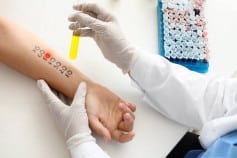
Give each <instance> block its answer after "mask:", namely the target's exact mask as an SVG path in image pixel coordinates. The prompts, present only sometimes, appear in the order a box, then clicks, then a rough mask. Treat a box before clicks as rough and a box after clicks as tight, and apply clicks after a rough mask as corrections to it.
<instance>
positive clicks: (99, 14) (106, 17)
mask: <svg viewBox="0 0 237 158" xmlns="http://www.w3.org/2000/svg"><path fill="white" fill-rule="evenodd" d="M73 8H74V9H75V10H78V11H82V12H84V13H92V14H94V17H96V18H98V19H99V20H102V21H105V22H108V21H111V20H115V17H114V16H113V15H111V13H109V12H108V11H107V10H106V9H104V8H102V7H101V6H99V5H97V4H95V3H82V4H75V5H73Z"/></svg>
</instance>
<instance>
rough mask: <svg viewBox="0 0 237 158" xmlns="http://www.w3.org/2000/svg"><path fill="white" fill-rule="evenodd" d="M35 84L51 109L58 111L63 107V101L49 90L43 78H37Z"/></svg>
mask: <svg viewBox="0 0 237 158" xmlns="http://www.w3.org/2000/svg"><path fill="white" fill-rule="evenodd" d="M37 86H38V88H39V89H40V91H41V93H42V94H43V96H44V97H45V98H46V100H47V103H48V107H49V109H50V110H51V111H53V112H59V111H61V109H62V108H65V106H64V103H63V102H62V101H61V100H60V99H59V98H58V97H57V96H56V95H55V94H54V93H53V92H52V91H51V89H50V88H49V86H48V84H47V83H46V82H45V81H44V80H38V81H37Z"/></svg>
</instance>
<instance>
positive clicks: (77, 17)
mask: <svg viewBox="0 0 237 158" xmlns="http://www.w3.org/2000/svg"><path fill="white" fill-rule="evenodd" d="M68 20H69V21H71V22H78V21H79V22H80V25H83V26H86V27H89V28H91V29H93V30H95V31H100V30H101V29H102V30H103V29H104V22H103V21H100V20H98V19H96V18H94V17H91V16H89V15H87V14H85V13H82V12H78V13H74V14H72V15H70V16H69V17H68Z"/></svg>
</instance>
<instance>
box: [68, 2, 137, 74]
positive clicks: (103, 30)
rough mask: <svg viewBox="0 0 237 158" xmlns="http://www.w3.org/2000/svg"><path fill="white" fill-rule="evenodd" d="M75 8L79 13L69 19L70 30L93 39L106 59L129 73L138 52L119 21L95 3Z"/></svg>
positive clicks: (79, 5)
mask: <svg viewBox="0 0 237 158" xmlns="http://www.w3.org/2000/svg"><path fill="white" fill-rule="evenodd" d="M73 8H74V9H75V10H78V11H79V12H77V13H75V14H73V15H71V16H70V17H69V21H71V22H72V24H71V25H70V26H69V28H70V29H71V30H78V31H74V33H75V34H77V33H78V34H80V36H82V37H83V36H89V37H92V38H93V39H94V40H95V42H96V43H97V45H98V46H99V48H100V49H101V51H102V52H103V55H104V57H105V58H106V59H108V60H109V61H111V62H113V63H114V64H116V65H117V66H118V67H119V68H121V69H122V71H123V72H124V73H127V72H129V70H130V68H131V66H132V65H133V63H134V62H135V60H136V59H137V57H138V53H137V52H138V51H137V50H136V49H135V47H133V46H132V45H131V44H130V43H129V42H128V41H127V40H126V38H125V37H124V35H123V33H122V31H121V29H120V27H119V24H118V21H117V19H116V18H115V17H114V16H113V15H111V14H110V13H109V12H107V11H106V10H105V9H104V8H101V7H100V6H98V5H96V4H93V3H84V4H76V5H74V6H73ZM85 27H87V28H85ZM88 28H89V29H88Z"/></svg>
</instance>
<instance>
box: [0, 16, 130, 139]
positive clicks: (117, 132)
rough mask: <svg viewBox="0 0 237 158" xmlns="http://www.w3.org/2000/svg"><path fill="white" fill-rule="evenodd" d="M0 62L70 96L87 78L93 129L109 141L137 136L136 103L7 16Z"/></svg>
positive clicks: (0, 34) (1, 26) (0, 25)
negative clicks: (107, 86)
mask: <svg viewBox="0 0 237 158" xmlns="http://www.w3.org/2000/svg"><path fill="white" fill-rule="evenodd" d="M0 62H3V63H5V64H6V65H8V66H10V67H12V68H13V69H16V70H17V71H19V72H20V73H22V74H24V75H26V76H29V77H31V78H33V79H35V80H38V79H44V80H45V81H46V82H47V83H48V84H49V85H50V86H51V87H52V88H54V89H56V90H58V91H59V92H61V93H63V94H64V95H66V96H68V97H69V98H73V96H74V93H75V91H76V89H77V86H78V85H79V83H80V82H82V81H85V82H86V83H87V85H88V88H87V96H86V108H87V113H88V117H89V123H90V126H91V128H92V129H93V130H94V131H95V132H96V133H98V134H99V135H103V136H104V138H105V139H106V140H110V139H111V136H112V137H113V138H114V139H116V140H118V141H120V142H126V141H129V140H131V139H132V138H133V136H134V132H133V131H132V129H133V121H134V115H133V112H134V111H135V106H134V105H133V104H131V103H126V102H125V101H123V100H122V99H121V98H120V97H118V96H117V95H115V94H114V93H113V92H111V91H110V90H108V89H107V88H105V87H103V86H101V85H99V84H97V83H95V82H93V81H92V80H90V79H89V78H87V77H86V76H85V75H83V74H82V73H81V72H80V71H79V70H78V69H77V68H76V67H75V66H73V65H72V64H71V63H70V62H69V61H67V60H65V59H64V58H63V57H62V56H60V55H59V54H58V53H57V52H56V51H55V50H53V49H52V48H50V46H49V45H47V44H46V43H45V42H44V41H43V40H41V39H40V38H38V37H37V36H35V35H34V34H33V33H31V32H29V31H27V30H25V29H24V28H22V27H21V26H19V25H18V24H15V23H13V22H11V21H9V20H8V19H6V18H4V17H0ZM124 132H126V134H124Z"/></svg>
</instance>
